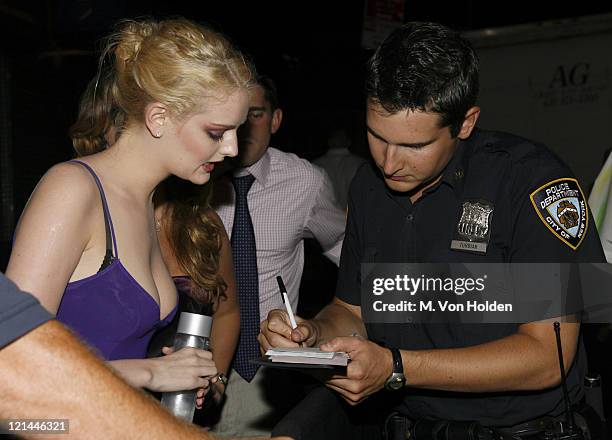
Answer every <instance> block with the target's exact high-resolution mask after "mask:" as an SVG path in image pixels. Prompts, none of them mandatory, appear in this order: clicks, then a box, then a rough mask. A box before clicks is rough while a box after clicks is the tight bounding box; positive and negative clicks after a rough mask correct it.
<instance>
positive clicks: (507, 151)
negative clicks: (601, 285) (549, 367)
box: [336, 130, 605, 426]
mask: <svg viewBox="0 0 612 440" xmlns="http://www.w3.org/2000/svg"><path fill="white" fill-rule="evenodd" d="M474 216H477V217H478V216H480V217H481V218H484V220H485V223H486V226H487V227H486V230H485V229H482V228H481V230H479V229H478V228H476V229H475V228H471V229H470V228H469V227H465V225H468V226H469V221H466V220H465V219H466V217H467V218H468V220H469V218H474ZM462 233H465V234H467V235H469V234H472V237H471V238H472V239H474V241H473V243H472V242H469V240H463V239H462ZM479 233H480V236H479V235H478V234H479ZM463 238H465V237H463ZM474 243H476V245H474ZM367 262H388V263H394V262H395V263H401V262H430V263H437V262H440V263H442V262H458V263H465V262H500V263H501V262H504V263H510V262H523V263H525V262H605V258H604V254H603V250H602V248H601V244H600V241H599V238H598V236H597V232H596V229H595V225H594V223H593V222H592V220H591V218H590V213H589V212H588V208H587V206H586V201H585V198H584V194H583V193H582V191H581V190H580V188H579V186H578V183H577V181H576V180H575V179H574V178H573V176H572V174H571V172H570V170H569V169H568V168H567V166H566V165H564V163H563V162H562V161H561V160H560V159H559V158H558V157H557V156H556V155H554V153H552V152H551V151H550V150H548V149H547V148H546V147H545V146H543V145H538V144H534V143H533V142H530V141H528V140H526V139H522V138H519V137H515V136H512V135H509V134H505V133H498V132H486V131H481V130H475V131H474V133H473V134H472V136H471V137H470V138H469V140H467V141H460V142H459V144H458V147H457V150H456V152H455V154H454V156H453V158H452V160H451V162H450V163H449V164H448V166H447V167H446V169H445V170H444V172H443V175H442V178H441V180H440V182H439V183H438V184H436V185H434V186H433V187H431V188H429V189H427V190H426V191H424V193H423V196H422V197H421V198H420V199H419V200H417V201H416V203H414V204H413V203H411V201H410V198H409V196H408V195H407V194H402V193H396V192H393V191H392V190H390V189H389V188H388V187H387V186H386V185H385V182H384V180H383V178H382V176H381V173H380V171H379V170H378V169H376V168H375V167H374V166H373V165H366V166H363V167H362V168H361V169H360V170H359V171H358V173H357V175H356V177H355V179H354V180H353V183H352V186H351V190H350V194H349V214H348V224H347V229H346V235H345V239H344V246H343V249H342V257H341V261H340V271H339V277H338V285H337V290H336V295H337V297H338V298H339V299H341V300H343V301H345V302H347V303H349V304H353V305H359V304H360V301H361V285H360V280H361V273H360V271H361V270H360V267H361V263H367ZM518 326H519V325H518V324H453V323H448V324H419V325H417V324H368V323H366V328H367V331H368V337H369V338H370V339H371V340H373V341H375V342H377V343H380V344H382V345H385V346H388V347H397V348H401V349H407V350H419V349H443V348H458V347H466V346H470V345H475V344H482V343H485V342H488V341H492V340H496V339H500V338H503V337H505V336H509V335H511V334H514V333H516V331H517V330H518ZM408 362H410V360H409V359H408ZM485 368H486V366H485ZM566 368H567V367H566ZM585 372H586V358H585V353H584V349H583V346H582V343H580V347H579V350H578V352H577V354H576V357H575V361H574V363H573V365H572V366H571V368H569V371H568V378H567V380H568V387H569V390H570V395H571V399H572V401H574V402H577V401H578V400H579V399H580V398H581V397H582V395H583V390H582V385H581V384H582V378H583V376H584V373H585ZM407 380H408V383H410V377H408V378H407ZM400 392H401V393H404V397H403V401H402V404H401V405H400V407H399V408H397V409H398V410H399V411H400V412H402V413H404V414H405V415H407V416H409V417H411V418H437V419H447V420H477V421H479V422H480V423H481V424H483V425H490V426H512V425H515V424H518V423H521V422H524V421H527V420H531V419H534V418H537V417H540V416H543V415H559V414H561V413H562V412H563V409H564V408H563V396H562V392H561V387H560V386H559V387H556V388H553V389H550V390H546V391H534V392H515V393H486V394H474V393H457V392H454V393H453V392H442V391H434V390H419V389H405V390H403V391H400Z"/></svg>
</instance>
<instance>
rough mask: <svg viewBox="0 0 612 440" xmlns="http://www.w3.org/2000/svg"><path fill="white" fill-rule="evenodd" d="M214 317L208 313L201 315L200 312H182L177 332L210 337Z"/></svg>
mask: <svg viewBox="0 0 612 440" xmlns="http://www.w3.org/2000/svg"><path fill="white" fill-rule="evenodd" d="M212 322H213V320H212V317H210V316H208V315H200V314H199V313H189V312H181V317H180V318H179V322H178V328H177V329H176V332H177V333H183V334H186V335H195V336H203V337H205V338H208V337H210V328H211V327H212Z"/></svg>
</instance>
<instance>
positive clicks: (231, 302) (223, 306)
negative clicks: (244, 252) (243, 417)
mask: <svg viewBox="0 0 612 440" xmlns="http://www.w3.org/2000/svg"><path fill="white" fill-rule="evenodd" d="M215 215H216V214H215ZM219 224H220V225H221V228H222V231H223V232H222V237H221V254H220V257H219V275H221V277H222V278H223V280H225V283H226V284H227V288H226V289H225V298H220V299H219V306H218V307H217V310H216V311H215V316H214V319H213V325H212V331H211V335H210V345H211V350H212V352H213V359H214V361H215V365H216V367H217V370H218V371H220V372H222V373H225V374H227V373H228V371H229V368H230V363H231V362H232V358H233V357H234V352H235V351H236V345H237V344H238V335H239V332H240V311H239V309H238V300H237V297H236V278H235V276H234V264H233V260H232V249H231V246H230V241H229V238H228V236H227V233H226V232H225V229H223V224H222V223H221V221H220V220H219ZM215 385H216V386H217V387H218V389H219V391H220V392H221V394H222V393H223V391H225V389H224V388H225V386H224V385H223V384H222V383H221V382H216V383H215Z"/></svg>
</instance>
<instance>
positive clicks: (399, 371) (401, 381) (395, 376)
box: [385, 348, 406, 390]
mask: <svg viewBox="0 0 612 440" xmlns="http://www.w3.org/2000/svg"><path fill="white" fill-rule="evenodd" d="M389 350H391V355H392V356H393V372H392V373H391V376H389V378H388V379H387V381H386V382H385V388H386V389H388V390H399V389H401V388H402V387H403V386H404V385H406V376H404V364H403V363H402V355H401V354H400V351H399V350H398V349H397V348H390V349H389Z"/></svg>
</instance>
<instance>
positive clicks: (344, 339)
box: [321, 336, 367, 358]
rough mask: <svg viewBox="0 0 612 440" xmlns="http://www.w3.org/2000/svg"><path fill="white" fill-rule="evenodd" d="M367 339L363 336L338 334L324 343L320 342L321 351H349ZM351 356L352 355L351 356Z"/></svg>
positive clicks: (360, 345)
mask: <svg viewBox="0 0 612 440" xmlns="http://www.w3.org/2000/svg"><path fill="white" fill-rule="evenodd" d="M365 343H367V341H366V340H365V339H363V338H357V337H354V336H339V337H337V338H334V339H332V340H331V341H328V342H326V343H324V344H321V350H323V351H344V352H346V353H351V352H353V351H356V350H357V349H359V348H362V347H363V346H364V344H365ZM351 358H352V357H351Z"/></svg>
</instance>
